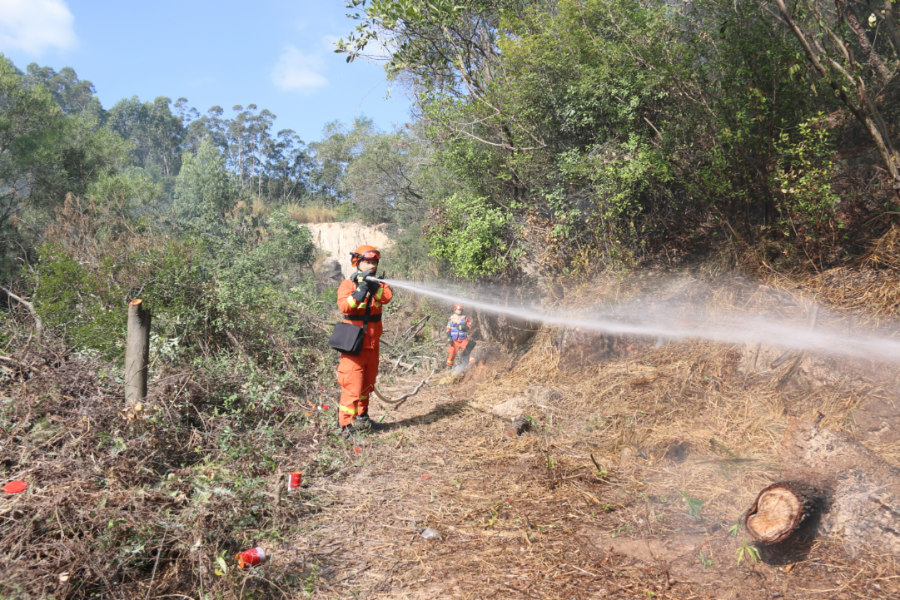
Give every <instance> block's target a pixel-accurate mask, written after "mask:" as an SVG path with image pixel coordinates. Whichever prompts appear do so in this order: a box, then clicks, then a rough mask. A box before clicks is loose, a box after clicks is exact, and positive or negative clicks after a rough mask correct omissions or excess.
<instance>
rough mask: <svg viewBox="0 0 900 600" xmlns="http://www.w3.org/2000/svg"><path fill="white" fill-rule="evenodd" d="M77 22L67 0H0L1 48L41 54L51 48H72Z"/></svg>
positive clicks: (74, 41)
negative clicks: (74, 26)
mask: <svg viewBox="0 0 900 600" xmlns="http://www.w3.org/2000/svg"><path fill="white" fill-rule="evenodd" d="M74 22H75V19H74V17H73V16H72V13H71V12H70V11H69V7H68V6H66V3H65V0H0V50H2V49H3V48H13V49H16V50H23V51H24V52H27V53H28V54H31V55H35V56H39V55H40V54H42V53H43V52H44V51H45V50H47V49H49V48H58V49H61V50H67V49H69V48H73V47H74V46H75V44H76V41H77V38H76V37H75V30H74V28H73V25H74Z"/></svg>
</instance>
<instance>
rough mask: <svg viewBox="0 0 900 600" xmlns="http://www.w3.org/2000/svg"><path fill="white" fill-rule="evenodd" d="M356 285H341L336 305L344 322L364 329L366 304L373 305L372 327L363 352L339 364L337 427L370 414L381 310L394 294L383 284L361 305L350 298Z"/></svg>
mask: <svg viewBox="0 0 900 600" xmlns="http://www.w3.org/2000/svg"><path fill="white" fill-rule="evenodd" d="M355 290H356V284H355V283H353V281H352V280H350V279H345V280H344V281H342V282H341V285H340V286H339V287H338V292H337V305H338V308H339V309H340V311H341V312H342V313H344V322H345V323H353V324H355V325H359V326H362V322H363V317H365V314H366V304H367V303H369V302H371V303H372V307H371V309H370V310H369V323H368V325H367V326H366V333H365V336H364V337H363V344H362V352H360V353H359V354H358V355H356V356H354V355H352V354H346V353H344V352H341V361H340V363H338V383H339V384H340V386H341V400H340V404H339V406H338V424H339V425H340V426H341V427H346V426H348V425H350V424H351V423H353V421H355V420H356V417H357V416H359V415H362V414H366V412H367V411H368V410H369V394H371V393H372V388H374V387H375V379H376V377H378V345H379V344H378V343H379V340H380V339H381V331H382V327H381V307H382V306H383V305H385V304H387V303H388V302H390V301H391V298H393V297H394V292H393V291H391V288H390V287H389V286H388V285H387V284H386V283H383V284H381V287H379V289H378V291H377V292H376V293H375V296H374V297H372V296H367V297H366V299H365V300H364V301H363V302H362V303H359V302H357V301H356V300H355V299H354V298H353V297H352V296H351V294H352V293H353V292H354V291H355Z"/></svg>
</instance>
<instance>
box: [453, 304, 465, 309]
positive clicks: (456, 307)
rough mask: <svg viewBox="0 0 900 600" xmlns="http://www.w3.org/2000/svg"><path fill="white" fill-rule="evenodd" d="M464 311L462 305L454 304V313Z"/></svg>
mask: <svg viewBox="0 0 900 600" xmlns="http://www.w3.org/2000/svg"><path fill="white" fill-rule="evenodd" d="M462 309H463V307H462V304H454V305H453V310H454V311H457V310H462Z"/></svg>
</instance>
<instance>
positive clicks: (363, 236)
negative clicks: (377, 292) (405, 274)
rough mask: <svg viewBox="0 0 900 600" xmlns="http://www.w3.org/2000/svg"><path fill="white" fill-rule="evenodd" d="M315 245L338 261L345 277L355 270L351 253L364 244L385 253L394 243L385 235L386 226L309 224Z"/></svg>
mask: <svg viewBox="0 0 900 600" xmlns="http://www.w3.org/2000/svg"><path fill="white" fill-rule="evenodd" d="M306 227H308V228H309V231H310V233H311V234H312V240H313V244H314V245H315V247H316V248H318V249H319V250H321V251H322V252H323V253H324V254H325V255H326V256H328V257H329V258H331V259H333V260H336V261H338V263H340V265H341V272H342V273H343V274H344V276H348V275H350V273H351V271H352V270H353V269H352V267H351V266H350V252H352V251H353V250H355V249H356V248H358V247H359V246H361V245H363V244H368V245H370V246H375V247H376V248H378V249H380V250H382V251H384V250H385V249H386V248H390V246H391V244H392V242H391V240H390V238H389V237H388V236H387V235H386V234H385V233H384V226H374V227H371V226H366V225H361V224H359V223H308V224H306Z"/></svg>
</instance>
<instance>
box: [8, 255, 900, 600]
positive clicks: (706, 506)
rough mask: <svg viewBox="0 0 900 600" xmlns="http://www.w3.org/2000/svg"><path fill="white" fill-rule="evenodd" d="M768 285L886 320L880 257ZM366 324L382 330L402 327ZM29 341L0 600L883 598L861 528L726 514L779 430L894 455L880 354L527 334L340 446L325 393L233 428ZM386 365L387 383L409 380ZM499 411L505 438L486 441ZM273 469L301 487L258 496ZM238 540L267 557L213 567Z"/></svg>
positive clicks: (765, 464)
mask: <svg viewBox="0 0 900 600" xmlns="http://www.w3.org/2000/svg"><path fill="white" fill-rule="evenodd" d="M766 283H767V286H768V289H773V288H774V289H777V290H779V291H780V292H783V294H786V295H788V296H797V297H803V298H807V299H808V298H814V299H816V300H818V301H819V302H821V303H823V304H825V305H827V306H829V307H830V308H832V309H833V310H834V312H833V313H831V314H833V315H834V316H833V317H831V318H835V319H841V318H844V317H845V316H849V315H851V314H853V315H855V316H857V317H863V318H864V320H865V321H866V322H869V323H871V324H872V325H877V324H881V322H882V321H883V320H884V319H887V318H893V317H895V316H896V314H897V312H898V304H897V295H898V294H900V292H898V291H897V290H900V276H898V275H897V274H896V273H895V272H894V271H891V270H874V269H868V270H866V269H863V270H855V271H853V272H844V271H831V272H827V273H825V274H823V275H821V276H817V277H809V278H807V279H805V280H803V281H802V282H800V283H799V284H798V283H791V282H788V281H787V280H780V279H772V280H770V281H768V282H766ZM632 285H633V284H631V283H629V284H627V285H625V284H623V283H622V282H618V283H616V282H612V283H611V284H610V291H609V293H610V295H611V296H616V297H619V296H622V295H627V294H629V293H634V291H635V290H634V289H632V288H631V287H630V286H632ZM767 297H768V296H765V295H762V294H760V295H756V296H754V295H752V294H750V295H747V294H735V293H732V292H722V293H721V295H720V296H717V297H715V298H713V302H715V303H718V304H721V305H723V306H732V305H734V304H736V303H743V304H744V305H748V306H759V305H761V304H762V303H764V302H765V298H767ZM797 306H802V303H801V302H798V303H797ZM785 310H787V308H785ZM390 320H391V321H394V323H391V322H387V323H386V330H387V331H388V333H387V334H386V335H387V337H388V338H390V329H391V328H392V327H396V326H397V323H402V324H403V326H402V327H401V328H405V327H406V326H407V325H408V323H406V322H405V321H404V317H403V316H402V315H398V314H394V315H391V317H390ZM30 347H31V348H32V349H31V350H27V349H23V348H21V345H20V346H19V351H17V352H15V353H12V354H10V355H9V356H8V357H6V358H5V362H3V363H2V366H3V367H4V375H3V376H4V378H5V379H4V383H3V399H2V407H0V409H2V411H3V423H4V427H3V429H2V430H0V431H2V436H3V438H2V439H3V441H2V452H3V454H2V460H3V463H2V464H3V468H4V476H5V477H6V478H8V479H13V478H18V479H24V480H26V481H27V482H28V483H29V488H28V490H27V491H26V492H24V493H22V494H18V495H16V496H8V497H6V498H3V499H2V504H0V511H2V512H0V516H2V524H0V527H2V530H0V533H2V536H3V537H2V542H0V552H2V555H3V556H4V557H6V561H5V567H6V568H5V569H4V573H3V575H2V576H0V590H2V593H3V594H4V595H5V596H6V597H11V598H12V597H16V598H18V597H33V598H37V597H55V598H87V597H92V596H93V597H109V598H140V597H143V598H179V597H180V598H198V599H199V598H321V599H326V598H329V599H330V598H397V599H400V598H408V599H431V598H483V599H486V598H504V599H506V598H540V599H557V598H558V599H564V598H565V599H570V598H669V599H685V600H686V599H689V598H742V599H743V598H749V599H753V600H756V599H759V600H762V599H764V598H765V599H768V598H797V599H818V598H900V567H898V564H897V554H896V553H895V552H891V551H890V550H889V549H887V548H886V547H885V546H884V540H882V539H879V538H878V537H877V536H869V537H866V536H865V535H863V536H861V537H859V538H854V539H842V538H840V537H837V536H835V535H828V534H827V532H826V531H820V533H819V535H817V536H816V537H815V538H814V539H813V540H812V541H811V542H810V543H809V544H807V545H806V546H805V547H803V548H800V549H799V550H798V551H797V552H796V553H795V554H793V555H791V556H789V557H787V558H784V557H781V558H780V559H778V557H771V556H767V555H766V553H765V551H763V552H762V553H761V554H758V550H757V549H756V548H755V547H754V546H753V545H752V543H751V540H750V539H749V537H748V536H747V534H746V532H745V531H744V530H743V529H741V528H740V523H741V521H742V517H743V514H744V512H745V511H746V510H747V509H748V508H750V506H751V504H752V503H753V500H754V498H755V496H756V494H757V493H758V492H759V491H760V490H761V489H762V488H764V487H765V486H767V485H768V484H770V483H772V482H773V481H777V480H778V479H779V478H780V476H781V475H782V474H783V473H784V472H785V471H786V470H789V469H790V468H791V467H794V466H796V465H792V464H786V463H789V459H788V458H787V457H786V456H785V454H784V451H783V448H782V446H781V444H782V440H783V438H784V437H785V433H786V431H788V429H789V427H790V425H791V423H792V422H809V421H818V423H819V426H820V427H822V428H825V429H828V430H832V431H835V432H842V433H844V434H846V435H847V436H848V439H853V440H855V441H858V442H860V443H861V444H863V445H864V446H866V447H867V448H869V449H870V450H872V451H874V452H875V453H876V454H877V455H878V456H879V457H880V459H883V460H884V461H885V462H886V463H887V464H888V465H892V466H893V467H897V466H898V465H900V451H898V447H900V446H898V434H897V432H898V431H900V417H898V416H897V415H898V411H897V408H898V407H897V405H896V398H897V391H898V384H900V382H898V376H897V370H896V367H895V366H893V365H884V364H878V363H864V362H862V361H850V360H846V359H836V358H827V357H818V356H814V355H810V354H806V353H796V352H795V353H785V352H783V351H781V350H780V349H777V348H765V347H743V346H736V345H726V344H717V343H712V342H703V341H681V342H675V341H671V342H669V343H665V344H661V345H658V344H656V343H655V340H646V339H621V338H610V337H607V336H587V335H582V336H580V337H576V338H572V337H568V338H565V337H561V336H560V334H559V332H558V331H556V330H553V329H546V328H545V329H543V330H541V331H540V332H539V333H538V334H537V335H536V337H535V338H534V339H533V340H532V341H531V343H530V344H529V346H528V347H527V348H523V349H521V350H522V351H521V352H510V349H508V348H507V349H502V348H500V347H498V346H497V345H496V344H495V343H490V342H487V341H483V342H482V343H481V344H480V346H479V347H480V353H479V356H480V357H481V362H479V364H477V365H476V366H474V367H473V368H472V369H470V370H469V371H468V372H466V373H464V374H452V373H444V374H442V375H441V376H435V377H433V378H432V379H431V380H429V382H428V384H427V385H426V386H425V387H424V388H423V389H422V391H421V392H420V393H418V394H417V395H416V396H414V397H412V398H411V399H410V400H409V401H407V402H405V403H404V404H403V405H402V406H401V407H399V408H398V409H397V410H392V409H391V408H390V406H388V405H386V404H383V403H382V404H379V403H378V402H377V401H375V402H374V403H373V413H374V414H375V415H376V416H377V415H383V416H384V419H383V420H384V427H383V429H382V430H381V431H378V432H375V433H373V434H371V435H366V436H363V437H361V439H360V441H359V442H358V443H352V444H347V443H345V442H342V441H339V440H338V439H337V438H336V437H335V436H333V434H332V429H333V414H332V413H331V411H333V409H334V405H333V403H334V398H335V396H334V395H333V394H332V393H330V392H333V390H331V391H329V392H326V393H325V395H323V397H322V399H320V402H328V403H331V404H330V406H329V408H328V409H327V410H322V411H320V410H317V408H318V407H317V406H316V404H315V403H312V404H310V403H306V404H303V405H295V406H291V407H289V408H286V409H285V410H284V411H282V412H278V413H277V414H274V415H268V414H263V413H260V412H255V413H254V412H252V411H251V410H249V409H248V410H247V412H244V413H243V414H242V415H240V418H238V416H236V415H235V414H230V415H221V414H219V415H216V413H215V411H214V410H211V408H210V406H208V405H206V404H205V403H207V402H208V399H209V392H210V388H211V386H214V385H216V382H205V381H198V380H197V379H196V376H194V375H191V374H189V373H186V372H185V373H175V372H172V373H166V374H160V376H159V377H158V378H157V380H156V384H155V385H154V386H153V387H152V390H153V391H152V393H151V395H150V397H149V398H148V401H147V403H146V404H145V405H144V406H142V407H141V409H140V410H138V411H135V410H131V411H127V410H126V411H123V410H122V408H123V407H122V400H121V392H120V390H119V387H118V386H117V385H116V384H115V382H114V381H109V380H107V379H104V366H103V365H101V364H95V363H91V362H90V361H88V360H87V359H84V358H79V357H76V356H73V355H69V354H66V352H65V351H64V350H62V349H56V350H53V349H52V348H51V347H44V348H41V349H40V350H39V351H38V350H35V349H34V345H33V344H31V346H30ZM386 362H387V363H388V364H387V365H386V367H385V372H384V373H383V375H382V377H381V379H380V383H379V387H380V388H381V392H382V393H383V394H385V395H386V396H389V397H393V398H396V397H398V396H400V395H402V394H403V393H406V392H408V391H409V390H410V389H412V388H413V387H415V385H416V384H417V383H418V382H420V381H421V379H422V378H423V377H425V376H426V375H427V371H425V372H421V373H410V372H408V371H403V372H400V371H394V370H392V367H391V365H390V362H389V361H386ZM401 369H402V368H401ZM219 384H221V382H219ZM326 398H328V399H326ZM522 415H525V416H527V417H528V418H529V420H530V422H531V427H530V428H529V430H528V431H526V432H525V433H523V434H522V435H521V436H518V437H512V438H511V437H508V436H506V435H504V428H505V426H506V425H507V423H508V421H509V419H510V418H512V417H514V416H522ZM266 428H269V433H268V434H266V435H263V433H262V432H263V430H264V429H266ZM226 430H229V431H226ZM272 430H274V431H275V432H276V433H275V434H273V433H272ZM223 436H225V438H227V439H230V440H231V444H232V446H227V447H226V446H223V443H222V440H223ZM223 448H230V449H225V450H223ZM291 470H301V471H303V473H304V484H303V486H302V487H301V489H300V490H298V491H294V492H287V491H282V488H283V486H284V473H285V472H287V471H291ZM888 508H890V507H888ZM893 510H896V507H894V509H893ZM423 534H426V535H423ZM432 534H437V536H436V537H432V538H431V539H427V537H429V536H431V535H432ZM254 545H260V546H262V547H263V548H264V549H265V550H266V551H267V553H269V554H270V555H271V558H270V559H269V560H268V561H267V562H266V563H264V564H263V565H261V566H260V567H255V568H252V569H248V570H243V571H242V570H238V569H236V567H235V564H234V561H233V560H232V555H233V553H234V552H237V551H239V550H242V549H245V548H249V547H251V546H254ZM763 550H764V549H763ZM217 557H218V558H219V560H217ZM757 559H759V560H757Z"/></svg>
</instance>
